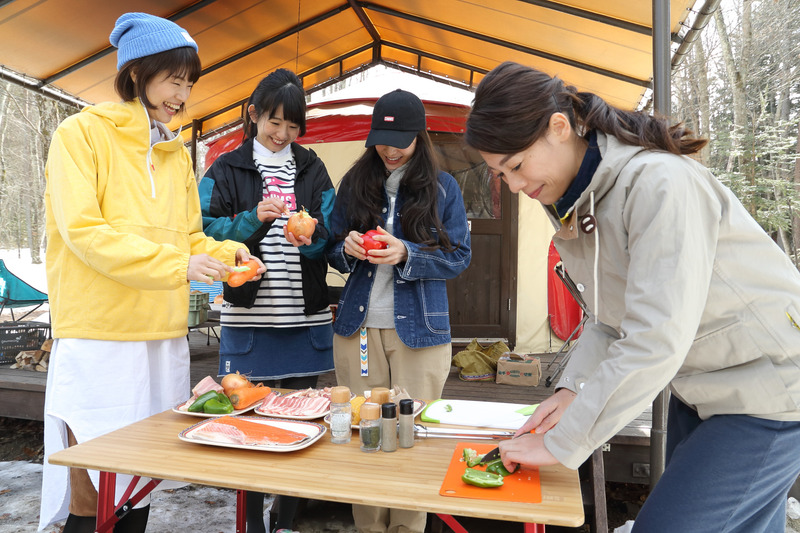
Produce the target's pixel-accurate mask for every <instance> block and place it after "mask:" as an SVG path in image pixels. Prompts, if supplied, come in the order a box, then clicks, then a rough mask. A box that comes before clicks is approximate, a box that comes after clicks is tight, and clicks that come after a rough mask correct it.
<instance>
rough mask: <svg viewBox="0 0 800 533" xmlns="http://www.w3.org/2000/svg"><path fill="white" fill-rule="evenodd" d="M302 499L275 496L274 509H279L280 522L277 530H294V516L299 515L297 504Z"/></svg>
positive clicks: (276, 525)
mask: <svg viewBox="0 0 800 533" xmlns="http://www.w3.org/2000/svg"><path fill="white" fill-rule="evenodd" d="M298 503H300V498H296V497H294V496H275V503H274V504H272V508H273V509H277V515H278V520H277V522H276V523H275V529H292V530H293V529H294V527H293V526H294V515H295V514H297V504H298Z"/></svg>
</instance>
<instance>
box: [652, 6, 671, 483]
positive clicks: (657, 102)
mask: <svg viewBox="0 0 800 533" xmlns="http://www.w3.org/2000/svg"><path fill="white" fill-rule="evenodd" d="M669 4H670V3H669V0H653V105H654V107H653V109H654V111H655V112H656V113H658V114H661V115H663V116H667V117H668V116H669V115H670V113H671V105H670V100H671V97H672V95H671V90H670V89H671V88H670V5H669ZM668 404H669V388H665V389H664V390H662V391H661V392H659V393H658V396H656V398H655V400H653V423H652V429H651V430H650V489H651V490H652V488H653V487H654V486H655V484H656V483H657V482H658V480H659V479H660V478H661V474H663V473H664V466H665V456H666V449H667V446H666V445H667V410H668V407H667V406H668Z"/></svg>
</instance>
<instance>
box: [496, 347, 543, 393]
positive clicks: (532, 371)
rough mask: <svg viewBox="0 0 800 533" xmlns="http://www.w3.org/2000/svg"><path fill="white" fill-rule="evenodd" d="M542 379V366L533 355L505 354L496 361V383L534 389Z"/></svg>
mask: <svg viewBox="0 0 800 533" xmlns="http://www.w3.org/2000/svg"><path fill="white" fill-rule="evenodd" d="M541 378H542V365H541V363H540V361H539V358H538V357H536V356H535V355H533V354H518V353H514V352H506V353H504V354H503V355H501V356H500V359H498V360H497V383H505V384H507V385H525V386H528V387H535V386H536V385H538V384H539V380H540V379H541Z"/></svg>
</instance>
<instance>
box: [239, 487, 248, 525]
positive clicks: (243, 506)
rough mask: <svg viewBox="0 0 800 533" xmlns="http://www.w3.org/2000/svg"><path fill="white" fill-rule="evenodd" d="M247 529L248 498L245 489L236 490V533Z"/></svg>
mask: <svg viewBox="0 0 800 533" xmlns="http://www.w3.org/2000/svg"><path fill="white" fill-rule="evenodd" d="M246 529H247V498H246V497H245V491H243V490H237V491H236V533H245V530H246Z"/></svg>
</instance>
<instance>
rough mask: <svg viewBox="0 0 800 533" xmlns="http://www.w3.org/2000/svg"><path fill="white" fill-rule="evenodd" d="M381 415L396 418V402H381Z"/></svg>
mask: <svg viewBox="0 0 800 533" xmlns="http://www.w3.org/2000/svg"><path fill="white" fill-rule="evenodd" d="M381 416H383V418H397V404H396V403H394V402H386V403H383V404H381Z"/></svg>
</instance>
